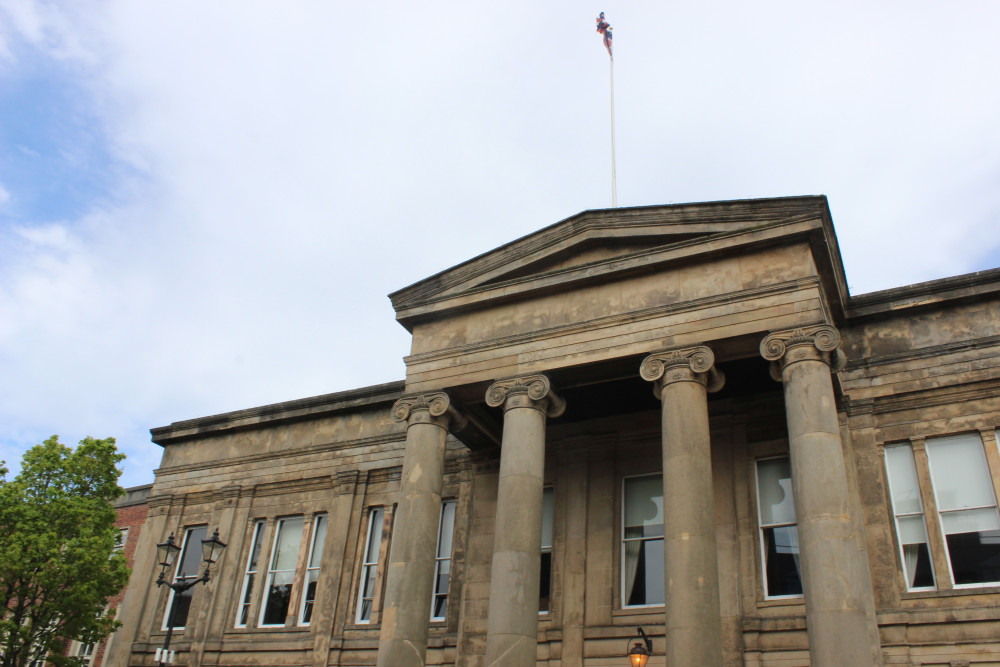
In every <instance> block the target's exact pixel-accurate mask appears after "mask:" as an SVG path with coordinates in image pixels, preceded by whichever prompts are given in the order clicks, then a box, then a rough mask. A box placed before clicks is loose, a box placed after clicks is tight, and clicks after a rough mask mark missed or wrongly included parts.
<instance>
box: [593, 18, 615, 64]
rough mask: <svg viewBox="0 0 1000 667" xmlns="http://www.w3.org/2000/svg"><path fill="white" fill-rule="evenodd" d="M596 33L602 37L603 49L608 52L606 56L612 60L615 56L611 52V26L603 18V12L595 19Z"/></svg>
mask: <svg viewBox="0 0 1000 667" xmlns="http://www.w3.org/2000/svg"><path fill="white" fill-rule="evenodd" d="M597 32H599V33H601V34H602V35H603V36H604V48H606V49H607V50H608V55H609V56H611V58H612V60H613V59H614V57H615V54H614V53H613V52H612V50H611V25H610V24H609V23H608V21H607V19H605V18H604V12H601V15H600V16H598V17H597Z"/></svg>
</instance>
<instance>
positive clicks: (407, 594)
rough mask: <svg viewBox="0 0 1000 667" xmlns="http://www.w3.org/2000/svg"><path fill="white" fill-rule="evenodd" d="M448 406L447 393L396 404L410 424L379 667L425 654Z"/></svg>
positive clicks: (407, 665) (398, 665)
mask: <svg viewBox="0 0 1000 667" xmlns="http://www.w3.org/2000/svg"><path fill="white" fill-rule="evenodd" d="M449 409H450V408H449V401H448V397H447V395H445V394H443V393H435V394H430V395H423V396H416V397H409V398H403V399H400V401H398V402H397V403H396V405H395V406H393V415H394V418H395V419H397V420H398V421H402V420H404V419H406V420H408V427H407V429H406V454H405V456H404V458H403V472H402V475H401V481H400V489H399V505H398V507H397V509H396V519H395V521H394V535H393V539H392V549H391V551H390V554H389V567H388V569H387V570H386V588H385V598H384V602H383V605H382V630H381V633H380V635H379V650H378V663H377V664H378V665H379V667H423V666H424V663H425V660H426V657H427V630H428V624H429V623H430V617H431V597H432V596H433V585H434V558H435V555H436V554H435V550H436V549H437V527H438V520H439V517H440V513H441V487H442V484H443V480H444V448H445V439H446V438H447V435H448V430H447V425H448V422H449V417H450V414H449Z"/></svg>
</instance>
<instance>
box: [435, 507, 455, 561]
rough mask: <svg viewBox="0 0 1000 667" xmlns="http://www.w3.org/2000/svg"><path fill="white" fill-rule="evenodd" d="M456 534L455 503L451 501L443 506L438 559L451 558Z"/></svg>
mask: <svg viewBox="0 0 1000 667" xmlns="http://www.w3.org/2000/svg"><path fill="white" fill-rule="evenodd" d="M454 533H455V501H454V500H449V501H447V502H445V503H444V504H443V505H442V506H441V531H440V533H439V534H438V549H437V555H438V558H450V557H451V542H452V537H453V535H454Z"/></svg>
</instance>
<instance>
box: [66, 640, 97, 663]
mask: <svg viewBox="0 0 1000 667" xmlns="http://www.w3.org/2000/svg"><path fill="white" fill-rule="evenodd" d="M88 649H89V651H88ZM85 651H86V652H85ZM70 655H71V656H72V657H74V658H86V659H87V663H86V664H88V665H92V664H94V657H95V656H96V655H97V644H84V643H83V642H80V641H77V640H75V639H74V640H73V646H72V648H71V649H70Z"/></svg>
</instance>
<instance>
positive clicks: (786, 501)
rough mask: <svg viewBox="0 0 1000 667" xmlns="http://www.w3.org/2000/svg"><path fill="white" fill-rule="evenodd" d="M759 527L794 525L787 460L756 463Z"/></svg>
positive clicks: (792, 500)
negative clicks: (782, 524)
mask: <svg viewBox="0 0 1000 667" xmlns="http://www.w3.org/2000/svg"><path fill="white" fill-rule="evenodd" d="M757 493H758V498H759V499H760V522H761V525H762V526H763V525H773V524H780V523H795V499H794V497H793V496H792V466H791V463H790V462H789V460H788V459H787V458H781V459H766V460H764V461H758V462H757Z"/></svg>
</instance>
